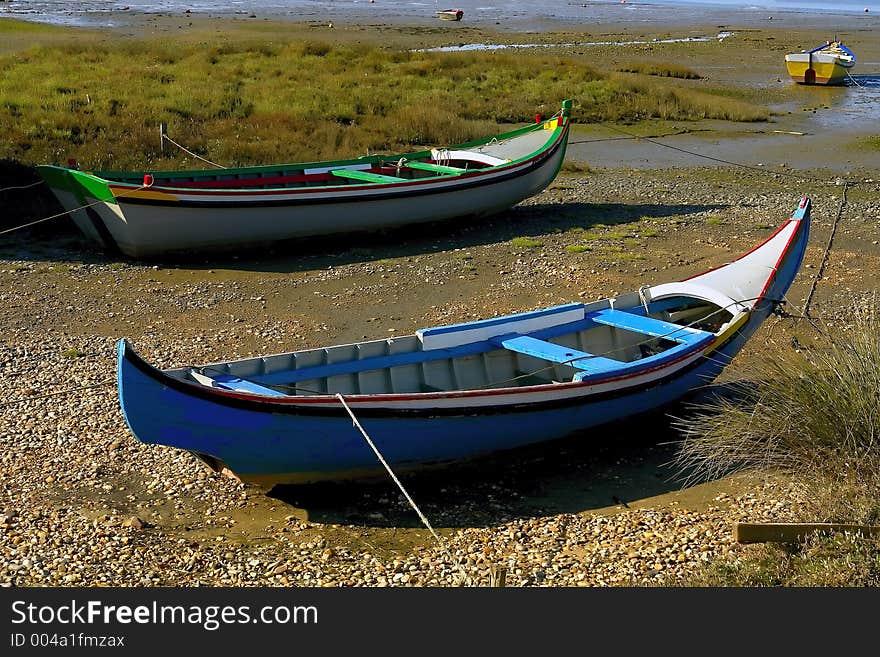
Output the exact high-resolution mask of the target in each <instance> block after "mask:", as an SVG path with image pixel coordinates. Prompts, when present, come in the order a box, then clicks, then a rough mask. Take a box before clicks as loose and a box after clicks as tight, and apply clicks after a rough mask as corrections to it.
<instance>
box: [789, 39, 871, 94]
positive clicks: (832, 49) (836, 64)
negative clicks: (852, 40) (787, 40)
mask: <svg viewBox="0 0 880 657" xmlns="http://www.w3.org/2000/svg"><path fill="white" fill-rule="evenodd" d="M855 63H856V56H855V54H854V53H853V52H852V50H850V49H849V48H847V47H846V46H845V45H843V44H842V43H841V42H840V41H827V42H825V43H824V44H823V45H821V46H817V47H815V48H813V49H812V50H807V51H804V52H799V53H792V54H790V55H786V56H785V67H786V69H787V70H788V74H789V75H790V76H791V79H792V80H794V81H795V82H797V83H798V84H823V85H831V84H842V83H843V82H844V81H845V80H846V76H847V75H848V73H849V69H851V68H852V67H853V66H855Z"/></svg>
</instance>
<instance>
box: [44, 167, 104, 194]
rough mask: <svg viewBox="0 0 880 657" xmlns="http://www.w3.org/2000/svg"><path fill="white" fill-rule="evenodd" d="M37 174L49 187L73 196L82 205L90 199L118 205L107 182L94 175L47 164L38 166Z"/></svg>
mask: <svg viewBox="0 0 880 657" xmlns="http://www.w3.org/2000/svg"><path fill="white" fill-rule="evenodd" d="M37 172H38V173H39V174H40V175H41V176H42V177H43V180H45V181H46V184H47V185H49V187H51V188H53V189H59V190H62V191H65V192H69V193H71V194H73V195H74V196H76V198H77V200H79V202H80V203H82V204H85V203H87V202H88V199H95V200H97V201H104V202H106V203H116V197H114V196H113V192H111V191H110V187H109V186H108V184H107V182H106V181H105V180H102V179H101V178H99V177H97V176H95V175H94V174H90V173H85V172H84V171H77V170H76V169H65V168H64V167H56V166H51V165H45V164H44V165H40V166H38V167H37Z"/></svg>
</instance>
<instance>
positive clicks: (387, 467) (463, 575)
mask: <svg viewBox="0 0 880 657" xmlns="http://www.w3.org/2000/svg"><path fill="white" fill-rule="evenodd" d="M336 398H337V399H338V400H339V403H340V404H342V407H343V408H344V409H345V410H346V412H347V413H348V414H349V416H350V417H351V421H352V422H354V426H355V427H357V429H358V430H359V431H360V432H361V434H362V435H363V437H364V440H366V441H367V444H368V445H369V446H370V449H372V450H373V452H374V453H375V454H376V458H378V459H379V462H380V463H381V464H382V465H383V466H384V467H385V470H387V471H388V474H389V475H390V476H391V478H392V479H393V480H394V483H395V484H397V487H398V488H399V489H400V491H401V492H402V493H403V495H404V497H406V501H407V502H409V505H410V506H411V507H412V508H413V510H414V511H415V512H416V513H417V514H418V516H419V519H420V520H421V521H422V523H423V524H424V525H425V527H427V528H428V531H429V532H431V535H432V536H433V537H434V538H435V539H436V540H437V543H439V545H440V548H441V549H442V550H443V551H444V552H445V553H446V556H447V557H449V559H450V560H451V561H452V564H453V565H456V561H455V557H453V555H452V553H451V552H449V548H447V547H446V544H445V543H444V542H443V539H442V538H440V536H439V534H437V532H436V531H434V528H433V527H432V526H431V523H430V522H429V521H428V518H426V517H425V514H424V513H422V511H421V509H419V507H418V505H416V503H415V501H414V500H413V498H412V497H411V496H410V494H409V493H408V492H407V491H406V488H404V487H403V484H401V483H400V480H399V479H398V478H397V475H396V474H394V470H392V469H391V466H390V465H388V462H387V461H386V460H385V458H384V457H383V456H382V453H381V452H380V451H379V449H378V448H377V447H376V445H375V443H373V441H372V440H371V439H370V436H369V435H368V434H367V432H366V431H365V430H364V428H363V427H362V426H361V423H360V422H358V419H357V417H355V414H354V413H353V412H352V410H351V408H349V406H348V404H347V403H346V402H345V397H343V396H342V394H341V393H338V392H337V393H336ZM459 566H460V564H459ZM461 570H462V572H461V583H465V582H466V581H467V580H468V577H467V573H465V572H464V569H461Z"/></svg>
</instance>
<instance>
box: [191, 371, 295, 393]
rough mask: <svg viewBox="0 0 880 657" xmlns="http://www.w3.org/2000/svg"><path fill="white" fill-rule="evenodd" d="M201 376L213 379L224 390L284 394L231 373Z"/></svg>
mask: <svg viewBox="0 0 880 657" xmlns="http://www.w3.org/2000/svg"><path fill="white" fill-rule="evenodd" d="M200 374H201V372H200ZM202 376H205V377H207V378H209V379H211V380H212V381H214V383H215V384H216V385H217V387H218V388H225V389H226V390H234V391H235V392H250V393H254V394H257V395H268V396H271V397H285V396H286V394H285V393H283V392H278V391H277V390H273V389H272V388H267V387H266V386H261V385H259V384H258V383H254V382H253V381H247V380H245V379H240V378H238V377H237V376H232V375H231V374H219V375H216V376H208V375H207V374H202Z"/></svg>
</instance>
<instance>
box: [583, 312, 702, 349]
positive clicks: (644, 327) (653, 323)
mask: <svg viewBox="0 0 880 657" xmlns="http://www.w3.org/2000/svg"><path fill="white" fill-rule="evenodd" d="M587 318H588V319H591V320H593V321H594V322H596V323H597V324H605V325H606V326H613V327H615V328H622V329H626V330H628V331H634V332H635V333H642V334H644V335H650V336H653V337H655V338H665V339H667V340H674V341H676V342H686V343H688V344H691V343H694V342H696V341H698V340H700V339H701V338H703V337H704V336H707V335H711V333H709V332H707V331H701V330H699V329H694V328H689V327H686V326H681V325H679V324H673V323H671V322H664V321H663V320H660V319H654V318H653V317H646V316H644V315H636V314H634V313H629V312H626V311H625V310H613V309H611V308H607V309H605V310H599V311H597V312H594V313H590V314H589V315H587Z"/></svg>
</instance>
